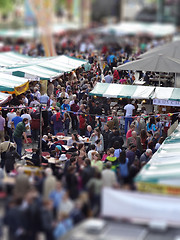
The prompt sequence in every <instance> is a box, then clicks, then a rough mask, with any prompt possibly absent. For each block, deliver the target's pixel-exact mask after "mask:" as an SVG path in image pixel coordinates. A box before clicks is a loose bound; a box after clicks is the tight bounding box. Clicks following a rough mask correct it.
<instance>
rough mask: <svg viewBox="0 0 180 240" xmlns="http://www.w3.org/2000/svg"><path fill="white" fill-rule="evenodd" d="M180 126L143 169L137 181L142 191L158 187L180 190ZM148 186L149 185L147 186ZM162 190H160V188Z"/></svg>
mask: <svg viewBox="0 0 180 240" xmlns="http://www.w3.org/2000/svg"><path fill="white" fill-rule="evenodd" d="M179 155H180V125H178V127H177V129H176V130H175V131H174V132H173V133H172V134H171V135H170V136H169V137H167V138H166V140H165V141H164V142H163V144H162V145H161V146H160V148H159V149H158V151H157V152H156V153H155V154H154V155H153V157H152V158H151V160H150V161H149V162H148V163H147V164H146V165H145V166H144V167H143V168H142V170H141V171H140V173H139V174H138V175H137V177H136V179H135V181H136V183H137V185H138V186H139V187H140V189H142V188H141V187H142V185H141V184H142V183H143V184H144V186H147V188H148V186H149V187H150V189H151V190H152V191H153V187H154V188H155V189H156V185H165V186H176V187H177V186H178V187H179V188H180V159H179ZM146 184H147V185H146ZM159 189H160V188H159Z"/></svg>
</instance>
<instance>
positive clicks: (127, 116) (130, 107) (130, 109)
mask: <svg viewBox="0 0 180 240" xmlns="http://www.w3.org/2000/svg"><path fill="white" fill-rule="evenodd" d="M134 109H135V107H134V105H132V104H131V101H130V100H128V104H126V106H125V107H124V110H125V112H126V113H125V135H126V133H127V131H128V124H131V123H132V121H133V118H132V116H133V110H134Z"/></svg>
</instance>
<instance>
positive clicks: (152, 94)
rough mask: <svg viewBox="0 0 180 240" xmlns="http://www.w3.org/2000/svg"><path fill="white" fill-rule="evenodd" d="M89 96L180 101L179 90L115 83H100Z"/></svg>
mask: <svg viewBox="0 0 180 240" xmlns="http://www.w3.org/2000/svg"><path fill="white" fill-rule="evenodd" d="M89 95H92V96H101V97H109V98H132V99H161V100H171V101H173V100H175V101H180V89H179V88H171V87H166V88H163V87H155V86H138V85H125V84H115V83H99V82H98V83H97V84H96V86H95V87H94V89H93V90H92V91H91V92H90V93H89ZM169 104H170V103H169ZM159 105H160V104H159ZM172 106H173V105H172Z"/></svg>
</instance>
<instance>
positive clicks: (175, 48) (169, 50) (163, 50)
mask: <svg viewBox="0 0 180 240" xmlns="http://www.w3.org/2000/svg"><path fill="white" fill-rule="evenodd" d="M155 54H156V55H158V54H163V55H165V56H168V57H172V58H176V59H180V41H175V42H170V43H166V44H164V45H162V46H159V47H155V48H153V49H151V50H149V51H147V52H145V53H143V54H141V55H140V56H138V58H141V59H142V58H146V57H151V56H154V55H155Z"/></svg>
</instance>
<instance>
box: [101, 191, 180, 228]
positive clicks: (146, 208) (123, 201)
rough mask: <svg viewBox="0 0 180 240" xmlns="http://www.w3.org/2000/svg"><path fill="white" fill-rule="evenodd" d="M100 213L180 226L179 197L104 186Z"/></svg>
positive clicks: (143, 221)
mask: <svg viewBox="0 0 180 240" xmlns="http://www.w3.org/2000/svg"><path fill="white" fill-rule="evenodd" d="M101 215H102V216H103V217H112V218H118V219H128V220H131V221H135V220H138V222H139V221H140V222H142V223H148V224H149V223H151V222H158V223H161V222H163V223H165V224H168V225H178V226H180V204H179V198H177V197H170V196H167V197H166V196H158V195H150V194H144V193H137V192H128V191H120V190H115V189H111V188H104V189H103V190H102V212H101Z"/></svg>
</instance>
